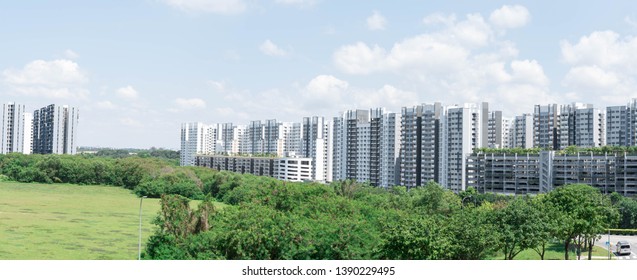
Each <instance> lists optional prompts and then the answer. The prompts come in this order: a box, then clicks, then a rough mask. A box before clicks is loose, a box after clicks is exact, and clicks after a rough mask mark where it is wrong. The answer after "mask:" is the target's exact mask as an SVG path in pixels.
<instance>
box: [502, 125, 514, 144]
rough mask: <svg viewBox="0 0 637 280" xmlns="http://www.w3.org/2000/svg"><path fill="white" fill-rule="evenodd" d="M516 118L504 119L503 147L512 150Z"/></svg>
mask: <svg viewBox="0 0 637 280" xmlns="http://www.w3.org/2000/svg"><path fill="white" fill-rule="evenodd" d="M514 121H515V118H502V147H501V148H511V142H512V140H513V138H512V135H513V124H514Z"/></svg>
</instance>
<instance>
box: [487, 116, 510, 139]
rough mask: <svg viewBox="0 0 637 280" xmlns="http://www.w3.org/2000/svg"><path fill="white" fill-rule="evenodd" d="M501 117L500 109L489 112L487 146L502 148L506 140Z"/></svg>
mask: <svg viewBox="0 0 637 280" xmlns="http://www.w3.org/2000/svg"><path fill="white" fill-rule="evenodd" d="M503 122H504V119H503V118H502V111H492V112H489V119H488V130H487V133H488V140H487V141H488V144H487V146H488V147H489V148H504V147H505V146H504V144H505V142H506V140H505V139H506V135H507V133H506V129H507V127H506V126H505V125H504V123H503Z"/></svg>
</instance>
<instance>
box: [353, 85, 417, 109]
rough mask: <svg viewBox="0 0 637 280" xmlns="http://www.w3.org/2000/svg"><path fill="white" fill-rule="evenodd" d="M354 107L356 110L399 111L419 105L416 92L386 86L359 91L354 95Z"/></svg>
mask: <svg viewBox="0 0 637 280" xmlns="http://www.w3.org/2000/svg"><path fill="white" fill-rule="evenodd" d="M353 98H354V99H353V106H355V107H356V108H376V107H385V108H389V109H393V110H399V109H400V108H401V107H403V106H411V105H414V104H417V103H418V95H417V94H416V93H415V92H410V91H404V90H401V89H398V88H396V87H394V86H392V85H389V84H385V85H383V86H382V87H381V88H380V89H375V90H374V89H357V90H355V91H354V93H353Z"/></svg>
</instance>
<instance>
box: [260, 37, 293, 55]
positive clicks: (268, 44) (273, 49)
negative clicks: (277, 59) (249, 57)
mask: <svg viewBox="0 0 637 280" xmlns="http://www.w3.org/2000/svg"><path fill="white" fill-rule="evenodd" d="M259 50H261V52H262V53H264V54H265V55H269V56H285V55H286V54H287V52H286V51H284V50H283V49H281V48H279V47H278V46H277V45H275V44H274V43H272V41H270V40H269V39H268V40H265V42H263V43H262V44H261V45H260V46H259Z"/></svg>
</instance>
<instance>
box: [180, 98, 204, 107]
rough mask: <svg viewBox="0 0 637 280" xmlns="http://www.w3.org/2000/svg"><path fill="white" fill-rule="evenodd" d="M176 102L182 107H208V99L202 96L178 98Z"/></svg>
mask: <svg viewBox="0 0 637 280" xmlns="http://www.w3.org/2000/svg"><path fill="white" fill-rule="evenodd" d="M175 104H177V107H179V108H180V109H193V108H194V109H201V108H206V101H204V100H203V99H201V98H177V99H175Z"/></svg>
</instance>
